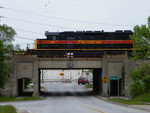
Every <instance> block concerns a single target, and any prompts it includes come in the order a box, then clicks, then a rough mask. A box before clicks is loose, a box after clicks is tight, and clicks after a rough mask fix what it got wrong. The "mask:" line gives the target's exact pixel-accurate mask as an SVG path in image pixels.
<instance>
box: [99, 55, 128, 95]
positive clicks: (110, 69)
mask: <svg viewBox="0 0 150 113" xmlns="http://www.w3.org/2000/svg"><path fill="white" fill-rule="evenodd" d="M123 66H124V67H125V73H126V74H125V89H124V90H123V91H122V93H123V95H125V96H126V97H128V96H129V70H128V68H129V59H128V57H127V56H126V55H118V56H116V55H114V56H113V55H109V56H108V55H107V56H104V57H103V64H102V67H103V68H102V77H103V78H104V77H106V78H108V81H107V82H105V83H104V82H103V85H102V89H103V91H102V95H103V96H108V95H109V94H108V92H109V88H110V87H109V86H110V80H109V76H119V77H120V78H121V70H122V67H123Z"/></svg>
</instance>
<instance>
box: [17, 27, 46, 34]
mask: <svg viewBox="0 0 150 113" xmlns="http://www.w3.org/2000/svg"><path fill="white" fill-rule="evenodd" d="M15 29H16V28H15ZM16 30H18V31H23V32H27V33H33V34H40V35H43V34H44V33H38V32H33V31H27V30H22V29H16Z"/></svg>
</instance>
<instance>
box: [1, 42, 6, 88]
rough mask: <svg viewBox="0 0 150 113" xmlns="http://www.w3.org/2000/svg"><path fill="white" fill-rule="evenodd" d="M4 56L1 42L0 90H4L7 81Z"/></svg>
mask: <svg viewBox="0 0 150 113" xmlns="http://www.w3.org/2000/svg"><path fill="white" fill-rule="evenodd" d="M5 61H6V56H5V49H4V45H3V42H2V41H0V88H4V85H5V82H6V80H7V77H8V76H7V75H8V68H7V64H6V62H5Z"/></svg>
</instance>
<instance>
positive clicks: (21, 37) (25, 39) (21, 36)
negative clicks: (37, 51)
mask: <svg viewBox="0 0 150 113" xmlns="http://www.w3.org/2000/svg"><path fill="white" fill-rule="evenodd" d="M15 37H16V38H20V39H25V40H32V41H33V40H34V39H30V38H26V37H22V36H15Z"/></svg>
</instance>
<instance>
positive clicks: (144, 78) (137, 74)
mask: <svg viewBox="0 0 150 113" xmlns="http://www.w3.org/2000/svg"><path fill="white" fill-rule="evenodd" d="M130 77H131V79H132V83H131V95H132V96H138V95H141V94H144V93H150V63H143V64H142V65H140V66H139V67H138V68H135V69H133V70H132V71H131V74H130Z"/></svg>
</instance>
